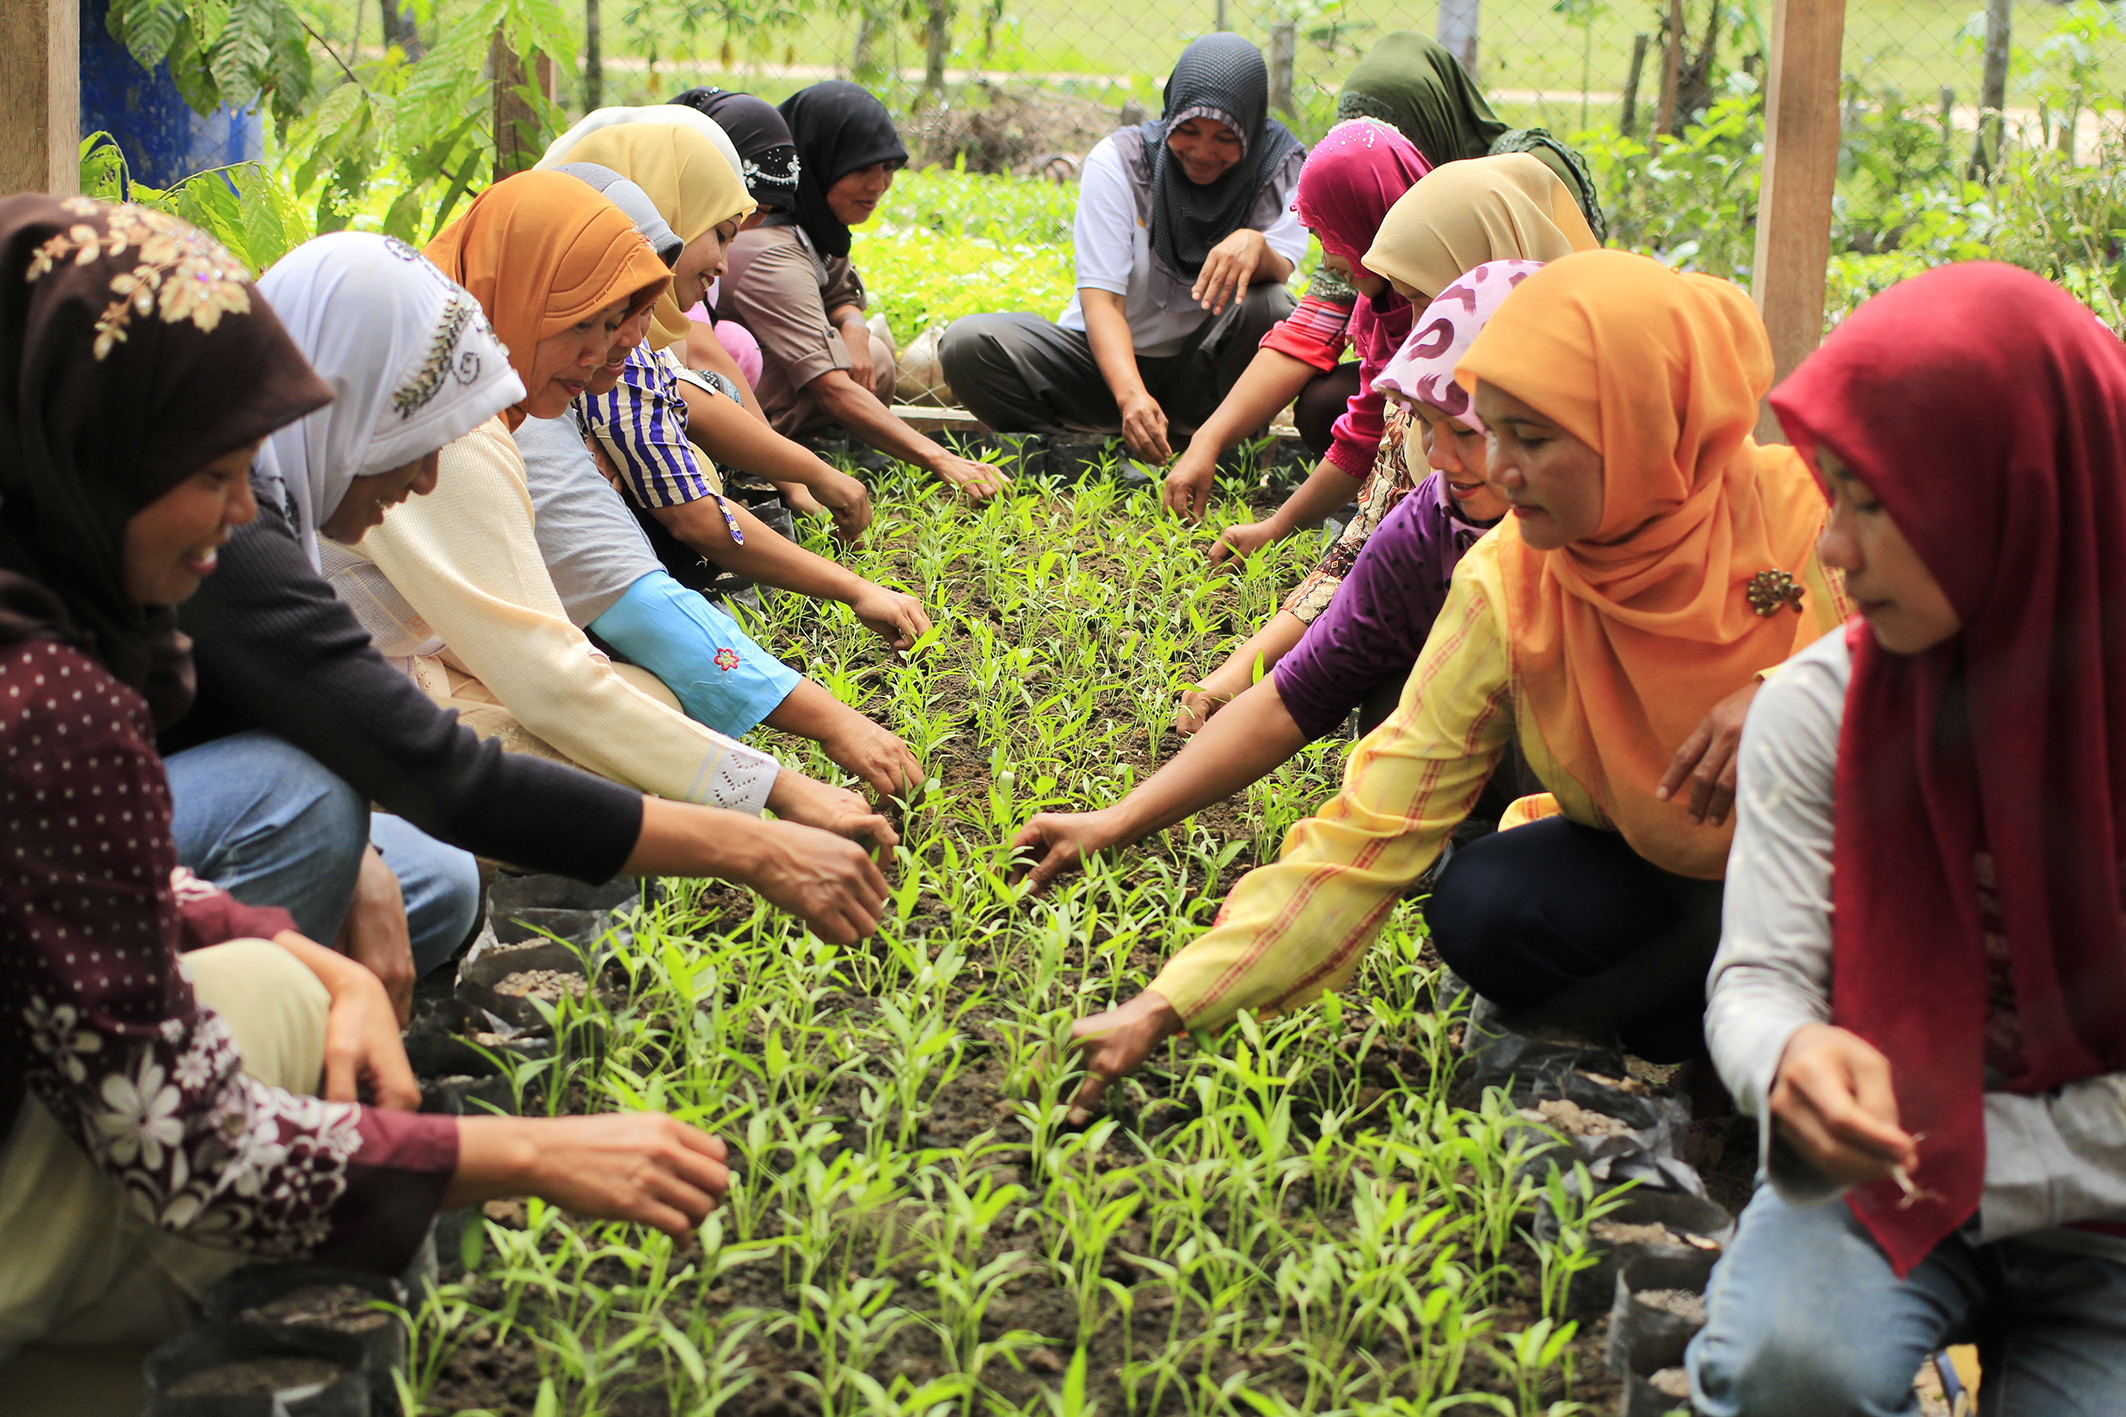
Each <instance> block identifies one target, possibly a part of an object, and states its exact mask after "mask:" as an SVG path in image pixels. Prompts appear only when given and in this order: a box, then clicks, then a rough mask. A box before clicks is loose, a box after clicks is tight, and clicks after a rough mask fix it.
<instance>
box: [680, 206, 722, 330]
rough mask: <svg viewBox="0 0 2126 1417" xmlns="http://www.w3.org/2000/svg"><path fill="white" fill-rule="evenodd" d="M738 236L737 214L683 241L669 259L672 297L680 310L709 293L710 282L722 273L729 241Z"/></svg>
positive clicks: (691, 307) (686, 308) (695, 303)
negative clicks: (679, 250)
mask: <svg viewBox="0 0 2126 1417" xmlns="http://www.w3.org/2000/svg"><path fill="white" fill-rule="evenodd" d="M737 237H738V218H737V217H735V216H734V217H732V218H731V219H730V220H729V221H727V222H724V223H722V224H720V225H718V226H713V227H710V228H709V229H708V230H707V231H704V232H702V233H701V235H699V236H697V237H695V238H694V239H693V240H692V241H689V242H688V243H687V244H686V249H685V250H683V251H681V252H680V253H679V259H678V260H677V261H674V262H673V263H672V299H673V300H674V301H676V302H678V305H679V308H680V309H682V310H691V309H693V308H694V307H695V306H696V305H699V304H700V303H701V301H702V297H703V296H705V295H707V294H708V293H709V282H710V281H712V280H715V279H716V278H718V277H719V276H721V275H722V274H723V263H724V256H725V254H726V252H728V251H729V249H730V245H731V242H732V241H734V240H736V239H737Z"/></svg>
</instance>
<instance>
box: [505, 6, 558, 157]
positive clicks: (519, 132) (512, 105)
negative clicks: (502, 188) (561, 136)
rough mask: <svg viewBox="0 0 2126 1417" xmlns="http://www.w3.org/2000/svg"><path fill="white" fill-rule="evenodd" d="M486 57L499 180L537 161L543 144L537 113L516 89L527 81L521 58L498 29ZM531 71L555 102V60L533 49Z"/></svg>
mask: <svg viewBox="0 0 2126 1417" xmlns="http://www.w3.org/2000/svg"><path fill="white" fill-rule="evenodd" d="M487 58H488V63H489V65H490V67H492V69H493V70H494V76H495V79H494V105H495V181H497V182H500V181H501V180H502V179H503V178H505V177H508V176H511V175H513V174H515V173H519V172H522V171H524V170H525V169H527V168H529V167H531V166H532V165H533V164H534V163H536V162H538V160H539V153H540V151H541V149H542V147H543V146H544V145H543V144H541V143H540V141H539V115H538V113H537V112H536V111H535V110H534V109H533V108H532V106H531V105H530V104H529V103H527V102H525V100H524V96H523V95H522V94H520V93H518V92H517V90H518V89H520V88H522V87H524V85H525V82H526V79H525V72H524V62H523V61H522V60H521V59H519V58H518V57H517V52H516V51H515V50H513V49H511V48H510V47H509V41H508V40H507V39H506V38H504V37H503V34H502V31H501V30H500V29H497V30H496V31H495V37H494V38H493V39H492V40H490V41H489V42H488V47H487ZM531 72H532V73H533V74H534V75H536V76H537V82H538V85H539V92H540V93H543V94H545V95H546V101H547V102H548V103H552V102H554V101H555V98H556V96H557V95H558V94H559V93H560V88H559V86H558V85H557V83H556V82H555V76H554V61H553V60H551V59H549V58H547V57H546V56H545V55H544V54H540V53H538V52H536V51H534V52H533V54H532V69H531Z"/></svg>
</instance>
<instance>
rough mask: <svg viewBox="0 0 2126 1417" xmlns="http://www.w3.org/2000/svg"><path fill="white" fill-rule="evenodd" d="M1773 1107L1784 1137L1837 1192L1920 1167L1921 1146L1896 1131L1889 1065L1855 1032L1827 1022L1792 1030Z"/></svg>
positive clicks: (1776, 1079) (1776, 1081)
mask: <svg viewBox="0 0 2126 1417" xmlns="http://www.w3.org/2000/svg"><path fill="white" fill-rule="evenodd" d="M1770 1103H1771V1109H1772V1117H1773V1118H1774V1120H1776V1121H1777V1122H1778V1124H1779V1131H1780V1134H1781V1135H1783V1136H1784V1137H1785V1138H1786V1139H1787V1141H1788V1142H1789V1143H1791V1144H1792V1145H1793V1147H1794V1149H1795V1150H1796V1151H1799V1152H1800V1153H1801V1154H1802V1155H1803V1156H1804V1157H1806V1158H1807V1159H1808V1160H1809V1161H1810V1162H1811V1163H1812V1164H1813V1165H1814V1166H1815V1167H1816V1169H1817V1170H1819V1171H1821V1172H1823V1174H1824V1175H1825V1176H1827V1177H1829V1178H1830V1179H1831V1180H1833V1181H1836V1182H1838V1183H1839V1184H1840V1185H1846V1186H1862V1185H1867V1184H1869V1183H1870V1182H1874V1181H1883V1180H1888V1179H1889V1178H1890V1174H1891V1172H1892V1171H1893V1170H1895V1169H1896V1168H1898V1167H1900V1166H1901V1167H1903V1168H1905V1169H1906V1170H1907V1171H1910V1170H1911V1169H1913V1168H1914V1167H1916V1166H1918V1164H1919V1139H1918V1138H1917V1137H1914V1136H1911V1135H1909V1134H1907V1133H1906V1132H1904V1131H1903V1130H1902V1129H1900V1128H1899V1127H1898V1125H1897V1094H1896V1092H1895V1091H1894V1090H1893V1089H1892V1087H1891V1085H1890V1060H1889V1059H1888V1058H1885V1057H1884V1056H1883V1055H1882V1054H1881V1053H1880V1052H1878V1051H1877V1050H1876V1048H1875V1047H1874V1045H1872V1044H1870V1043H1869V1042H1868V1041H1867V1040H1866V1039H1864V1038H1862V1037H1860V1035H1858V1034H1856V1033H1849V1032H1847V1031H1846V1030H1845V1029H1842V1028H1833V1027H1832V1026H1831V1025H1830V1024H1827V1023H1811V1024H1804V1025H1802V1026H1801V1027H1800V1028H1798V1029H1796V1030H1794V1036H1793V1037H1791V1038H1789V1039H1788V1040H1787V1043H1786V1050H1785V1051H1784V1052H1783V1053H1781V1054H1780V1056H1779V1071H1778V1073H1777V1074H1776V1075H1775V1076H1774V1077H1773V1080H1772V1095H1771V1099H1770Z"/></svg>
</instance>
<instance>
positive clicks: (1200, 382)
mask: <svg viewBox="0 0 2126 1417" xmlns="http://www.w3.org/2000/svg"><path fill="white" fill-rule="evenodd" d="M1305 157H1306V150H1305V149H1303V148H1302V147H1300V145H1299V141H1298V140H1297V139H1296V138H1294V137H1293V136H1292V135H1291V134H1290V133H1289V132H1287V131H1286V130H1285V127H1284V125H1283V124H1281V123H1279V122H1277V121H1276V120H1275V119H1273V118H1271V117H1270V116H1269V69H1268V67H1267V66H1266V65H1265V64H1264V63H1263V60H1262V54H1261V52H1260V51H1259V50H1257V49H1256V48H1255V46H1254V45H1252V44H1250V43H1248V41H1246V40H1245V39H1242V38H1241V37H1240V36H1238V35H1235V34H1212V35H1205V36H1204V37H1203V38H1201V39H1199V40H1197V41H1195V42H1194V43H1193V44H1191V45H1189V47H1188V48H1187V49H1185V50H1183V51H1182V54H1181V58H1180V60H1179V61H1178V62H1177V63H1176V64H1175V65H1174V72H1173V74H1172V76H1171V77H1170V78H1168V80H1167V83H1166V101H1165V105H1164V109H1163V111H1162V112H1161V114H1160V116H1159V117H1158V118H1156V119H1153V120H1152V121H1150V122H1148V123H1145V124H1142V125H1141V126H1139V127H1135V128H1125V129H1123V130H1122V131H1121V132H1119V133H1115V134H1113V135H1111V136H1109V137H1107V138H1104V139H1102V140H1101V141H1100V142H1099V144H1097V145H1096V146H1095V147H1094V148H1093V150H1092V151H1091V152H1090V153H1088V154H1086V158H1085V167H1084V170H1083V173H1082V175H1081V178H1080V182H1079V188H1078V213H1077V218H1076V220H1075V222H1074V224H1073V227H1072V241H1073V245H1074V249H1075V254H1076V261H1077V293H1076V294H1075V295H1073V296H1072V297H1071V302H1070V304H1069V306H1068V307H1066V308H1065V309H1064V311H1063V314H1062V315H1061V317H1060V318H1058V319H1056V320H1053V321H1051V320H1049V319H1047V318H1046V317H1044V316H1041V315H1037V314H1033V313H1018V314H1002V313H997V314H981V315H968V316H964V317H962V318H961V319H958V320H955V321H953V323H952V327H951V328H950V329H949V330H947V331H946V332H945V338H944V341H943V342H942V344H941V345H940V346H939V359H940V360H941V361H942V363H943V365H944V369H945V378H946V380H947V382H949V383H950V384H951V385H952V391H953V394H954V396H955V397H956V398H958V399H959V401H960V402H961V403H962V404H964V405H966V407H967V408H968V409H969V410H970V411H971V412H972V413H974V415H975V416H976V417H978V418H980V419H981V420H982V421H983V422H984V423H986V424H988V425H989V426H990V427H991V428H994V429H996V430H998V431H999V432H1021V433H1045V434H1049V435H1056V434H1062V433H1066V432H1076V433H1088V432H1093V433H1109V434H1112V433H1120V434H1121V435H1122V441H1123V443H1124V444H1125V445H1126V446H1127V447H1128V449H1129V451H1130V452H1131V454H1132V455H1134V456H1136V457H1138V458H1141V459H1143V460H1145V461H1146V462H1150V463H1163V462H1165V461H1166V460H1167V459H1169V458H1171V457H1172V456H1173V446H1172V445H1173V444H1174V443H1176V442H1179V441H1180V438H1179V435H1180V434H1182V433H1184V432H1191V431H1193V430H1194V429H1196V428H1197V427H1198V426H1200V425H1201V424H1202V423H1203V421H1204V420H1205V419H1206V418H1207V417H1209V416H1210V414H1211V412H1212V411H1213V410H1214V409H1216V408H1217V407H1218V405H1219V403H1220V401H1221V400H1223V399H1224V398H1225V396H1226V394H1227V392H1228V391H1229V390H1230V389H1231V388H1232V387H1233V385H1234V383H1235V381H1236V380H1238V379H1239V377H1240V375H1241V371H1242V370H1244V369H1245V368H1246V367H1247V365H1248V362H1249V360H1250V359H1252V358H1253V357H1254V353H1255V347H1256V345H1257V343H1258V342H1260V340H1261V339H1262V337H1263V335H1264V334H1266V333H1267V332H1268V331H1269V329H1270V327H1271V326H1273V325H1275V324H1276V323H1277V321H1278V320H1280V319H1282V318H1283V317H1284V316H1285V315H1286V314H1288V313H1289V312H1290V311H1291V309H1292V297H1291V295H1290V293H1289V292H1287V291H1286V290H1285V288H1284V281H1285V278H1286V277H1287V276H1289V275H1291V273H1292V267H1293V265H1294V264H1295V263H1296V262H1297V261H1298V260H1299V258H1300V257H1301V256H1302V255H1304V254H1305V253H1306V240H1307V238H1306V231H1305V229H1304V228H1303V227H1302V226H1301V225H1300V223H1299V219H1298V217H1297V215H1296V214H1295V213H1294V212H1293V211H1292V210H1291V205H1292V196H1293V192H1294V191H1295V189H1296V188H1297V186H1298V183H1299V170H1300V164H1301V162H1302V161H1303V160H1304V158H1305Z"/></svg>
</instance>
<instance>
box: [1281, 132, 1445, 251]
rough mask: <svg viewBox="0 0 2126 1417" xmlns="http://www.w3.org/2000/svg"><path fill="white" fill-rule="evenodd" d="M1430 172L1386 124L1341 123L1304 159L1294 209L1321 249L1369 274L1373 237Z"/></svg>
mask: <svg viewBox="0 0 2126 1417" xmlns="http://www.w3.org/2000/svg"><path fill="white" fill-rule="evenodd" d="M1430 170H1431V168H1430V165H1429V164H1428V163H1426V161H1425V158H1424V154H1422V153H1420V152H1419V151H1418V150H1417V149H1416V148H1414V147H1412V146H1411V145H1410V142H1409V140H1408V139H1407V138H1405V137H1403V135H1402V134H1400V133H1398V132H1396V131H1395V129H1394V128H1392V127H1390V126H1389V125H1388V124H1386V123H1381V122H1377V121H1375V120H1373V119H1371V118H1360V119H1357V120H1355V121H1353V122H1349V123H1339V124H1337V125H1336V126H1335V127H1334V128H1331V129H1330V130H1329V134H1328V136H1327V137H1325V138H1323V139H1322V140H1321V142H1320V143H1319V144H1317V145H1316V146H1315V148H1314V150H1313V151H1312V152H1310V153H1308V154H1307V161H1306V165H1305V166H1304V167H1302V168H1300V169H1299V191H1298V195H1297V198H1296V199H1295V200H1294V201H1293V203H1292V207H1293V210H1295V211H1297V212H1298V213H1299V220H1300V221H1301V223H1303V224H1304V225H1305V226H1306V228H1307V229H1308V230H1309V231H1312V232H1313V233H1314V239H1315V240H1317V241H1319V242H1320V243H1321V249H1322V250H1324V251H1326V252H1328V253H1329V254H1330V255H1332V256H1342V257H1343V258H1344V259H1346V260H1348V261H1349V262H1351V264H1352V266H1353V267H1355V268H1356V271H1357V274H1359V275H1361V276H1363V275H1370V274H1371V272H1369V271H1368V270H1367V269H1366V267H1365V260H1364V257H1365V253H1366V248H1367V247H1369V246H1371V245H1372V244H1373V237H1374V233H1376V232H1378V231H1379V230H1380V224H1381V222H1383V221H1384V220H1386V219H1387V216H1388V210H1389V208H1391V207H1393V206H1394V205H1395V204H1396V202H1397V201H1399V200H1400V199H1401V198H1402V195H1403V193H1405V192H1407V191H1409V190H1410V189H1411V188H1412V187H1414V186H1416V185H1417V180H1418V179H1419V178H1420V177H1423V176H1424V175H1425V174H1426V173H1427V172H1428V171H1430Z"/></svg>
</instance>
